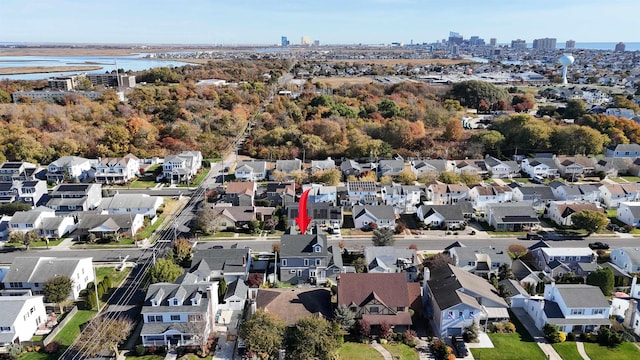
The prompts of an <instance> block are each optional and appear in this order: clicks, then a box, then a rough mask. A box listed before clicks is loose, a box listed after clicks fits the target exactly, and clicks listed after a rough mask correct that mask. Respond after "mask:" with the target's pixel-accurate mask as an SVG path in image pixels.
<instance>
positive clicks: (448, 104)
mask: <svg viewBox="0 0 640 360" xmlns="http://www.w3.org/2000/svg"><path fill="white" fill-rule="evenodd" d="M442 107H444V108H445V109H447V110H449V111H462V110H464V107H462V105H460V101H458V100H452V99H446V100H445V101H444V104H443V105H442Z"/></svg>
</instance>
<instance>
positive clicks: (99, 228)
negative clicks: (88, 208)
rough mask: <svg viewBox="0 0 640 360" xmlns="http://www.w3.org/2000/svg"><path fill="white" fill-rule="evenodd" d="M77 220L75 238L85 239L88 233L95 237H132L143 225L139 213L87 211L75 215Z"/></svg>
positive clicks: (142, 218) (141, 216)
mask: <svg viewBox="0 0 640 360" xmlns="http://www.w3.org/2000/svg"><path fill="white" fill-rule="evenodd" d="M76 218H77V219H78V222H77V223H76V230H75V231H74V232H73V235H74V236H75V237H76V239H80V240H87V239H88V238H89V235H90V234H93V236H94V238H95V239H104V238H108V237H110V236H111V237H114V238H115V239H119V238H120V237H121V236H127V237H133V236H135V235H136V234H137V233H138V231H140V229H142V228H143V227H144V216H143V215H141V214H113V215H109V214H92V213H88V212H84V213H79V214H77V215H76Z"/></svg>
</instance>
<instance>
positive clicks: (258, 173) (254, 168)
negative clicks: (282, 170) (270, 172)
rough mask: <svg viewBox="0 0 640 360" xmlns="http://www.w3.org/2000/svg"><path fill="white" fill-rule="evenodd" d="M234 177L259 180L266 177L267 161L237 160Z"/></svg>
mask: <svg viewBox="0 0 640 360" xmlns="http://www.w3.org/2000/svg"><path fill="white" fill-rule="evenodd" d="M235 175H236V179H238V180H241V181H261V180H264V179H266V178H267V162H266V161H261V160H252V161H239V162H238V165H237V166H236V170H235Z"/></svg>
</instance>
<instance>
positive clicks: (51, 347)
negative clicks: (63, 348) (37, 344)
mask: <svg viewBox="0 0 640 360" xmlns="http://www.w3.org/2000/svg"><path fill="white" fill-rule="evenodd" d="M58 349H60V344H58V343H57V342H56V341H52V342H50V343H48V344H47V345H46V346H45V347H44V352H46V353H47V354H55V353H57V352H58Z"/></svg>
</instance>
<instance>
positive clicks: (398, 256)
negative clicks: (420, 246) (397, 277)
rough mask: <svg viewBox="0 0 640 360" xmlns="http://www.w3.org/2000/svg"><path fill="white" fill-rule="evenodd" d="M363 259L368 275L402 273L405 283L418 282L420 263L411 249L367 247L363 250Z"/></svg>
mask: <svg viewBox="0 0 640 360" xmlns="http://www.w3.org/2000/svg"><path fill="white" fill-rule="evenodd" d="M364 259H365V261H366V263H367V272H368V273H404V274H405V275H406V277H407V278H406V281H408V282H415V281H418V265H420V261H419V260H418V256H417V255H416V251H415V250H413V249H400V248H396V247H393V246H367V247H365V248H364Z"/></svg>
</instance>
